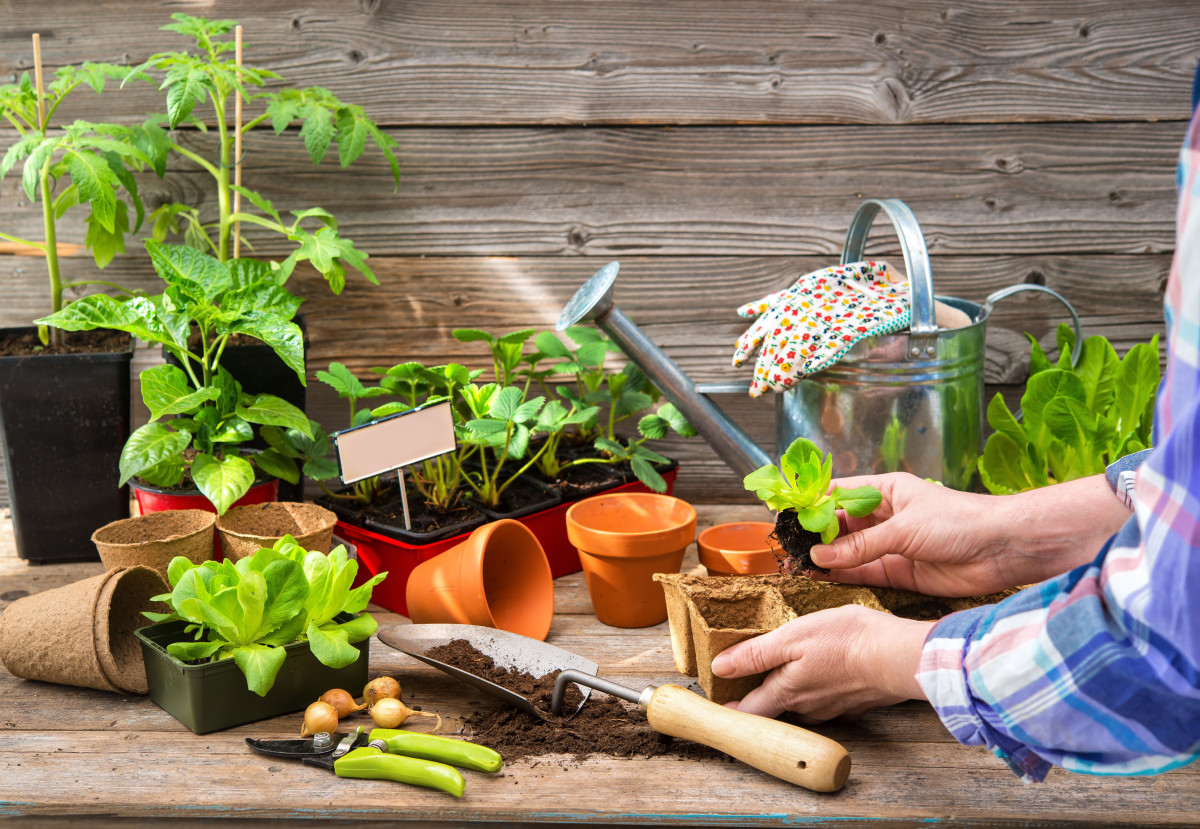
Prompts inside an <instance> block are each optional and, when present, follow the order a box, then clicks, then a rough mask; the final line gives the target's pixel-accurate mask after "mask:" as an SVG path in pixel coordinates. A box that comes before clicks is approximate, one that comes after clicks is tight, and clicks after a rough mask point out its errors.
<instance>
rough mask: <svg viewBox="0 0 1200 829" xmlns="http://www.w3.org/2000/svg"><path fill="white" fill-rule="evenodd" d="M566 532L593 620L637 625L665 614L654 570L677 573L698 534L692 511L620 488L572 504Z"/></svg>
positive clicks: (673, 501)
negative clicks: (589, 599)
mask: <svg viewBox="0 0 1200 829" xmlns="http://www.w3.org/2000/svg"><path fill="white" fill-rule="evenodd" d="M567 536H568V537H569V538H570V539H571V543H572V544H574V545H575V547H576V548H578V550H579V559H580V561H581V562H582V563H583V575H584V577H585V578H586V579H587V586H588V593H589V594H590V595H591V597H592V607H593V609H594V610H595V611H596V618H598V619H599V620H600V621H601V622H604V624H606V625H612V626H613V627H621V628H641V627H649V626H650V625H657V624H658V623H659V622H662V621H663V620H665V619H666V618H667V602H666V599H665V598H664V596H663V591H662V587H661V586H659V585H658V584H657V583H655V581H654V574H655V573H677V572H679V567H680V565H681V564H683V554H684V551H685V550H687V546H688V545H689V544H691V543H692V540H693V539H694V538H695V537H696V510H694V509H693V508H692V505H691V504H689V503H687V502H686V501H681V500H679V499H678V498H672V497H671V496H670V495H656V494H654V493H652V492H618V493H610V494H607V495H597V496H595V497H593V498H584V499H583V500H582V501H577V502H575V503H574V504H573V505H572V506H571V508H570V509H568V510H567Z"/></svg>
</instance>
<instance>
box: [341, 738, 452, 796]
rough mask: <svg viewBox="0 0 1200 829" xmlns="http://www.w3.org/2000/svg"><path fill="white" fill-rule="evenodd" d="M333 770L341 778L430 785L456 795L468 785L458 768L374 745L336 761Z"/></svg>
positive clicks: (357, 749) (357, 750)
mask: <svg viewBox="0 0 1200 829" xmlns="http://www.w3.org/2000/svg"><path fill="white" fill-rule="evenodd" d="M333 771H334V773H335V774H336V775H337V776H338V777H360V778H366V779H369V780H395V781H396V782H397V783H412V784H413V785H414V786H427V787H428V788H431V789H441V790H442V791H444V792H449V793H450V794H452V795H454V796H455V797H462V796H463V792H464V791H465V790H466V788H467V782H466V781H465V780H463V776H462V774H460V773H459V771H458V769H456V768H451V767H450V766H447V765H445V764H443V763H434V762H432V761H430V760H423V759H420V758H417V757H405V756H403V755H401V754H389V753H387V752H385V751H384V750H383V749H381V748H378V747H377V746H373V745H370V746H363V747H362V748H356V749H354V750H353V751H351V752H350V753H349V754H347V755H346V756H345V757H340V758H338V759H337V760H334V761H333Z"/></svg>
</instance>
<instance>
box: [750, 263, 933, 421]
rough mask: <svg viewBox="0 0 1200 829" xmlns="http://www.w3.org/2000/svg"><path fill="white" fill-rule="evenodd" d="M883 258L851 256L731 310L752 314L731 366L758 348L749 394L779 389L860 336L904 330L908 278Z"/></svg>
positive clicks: (835, 356) (837, 355) (820, 365)
mask: <svg viewBox="0 0 1200 829" xmlns="http://www.w3.org/2000/svg"><path fill="white" fill-rule="evenodd" d="M899 279H900V277H899V275H898V274H897V273H896V272H895V271H894V270H892V269H891V267H890V266H889V265H888V264H887V263H886V262H852V263H850V264H848V265H837V266H834V267H830V268H825V269H824V270H820V271H813V272H812V273H808V274H805V275H804V276H802V277H800V278H799V279H797V280H796V282H795V284H794V285H792V286H791V287H790V288H786V289H784V290H782V291H777V292H775V293H773V294H769V295H768V296H765V297H763V298H762V299H760V300H758V301H757V302H750V303H747V304H746V305H743V306H742V307H741V308H739V309H738V311H737V312H738V315H739V316H741V317H745V318H747V319H753V318H754V317H756V316H757V317H758V319H757V320H755V322H754V324H753V325H751V326H750V327H749V328H748V329H746V333H744V334H742V336H741V337H739V338H738V341H737V348H736V350H735V351H734V354H733V364H734V365H735V366H740V365H741V364H742V363H743V362H745V361H746V359H747V358H748V357H749V356H750V355H751V354H753V353H754V351H755V349H757V348H759V346H760V345H761V346H762V348H761V350H760V351H759V354H758V360H757V361H756V363H755V367H754V378H753V379H752V380H751V381H750V396H751V397H758V396H759V395H761V394H762V393H763V392H764V391H766V390H767V389H773V390H774V391H783V390H784V389H787V388H788V387H790V386H791V385H792V384H793V383H795V382H796V381H797V380H799V379H801V378H803V377H806V376H807V375H809V374H814V373H816V372H818V371H820V370H821V369H823V368H826V367H828V366H830V365H832V364H833V363H835V362H837V361H838V360H839V359H840V358H841V356H842V355H843V354H845V353H846V352H847V351H848V350H849V349H850V348H851V347H852V346H853V345H854V344H855V343H857V342H858V341H859V340H861V339H863V338H864V337H870V336H874V335H877V334H891V333H894V332H896V331H900V330H902V329H905V328H908V326H909V325H910V321H911V314H910V312H909V307H908V283H907V282H901V281H899Z"/></svg>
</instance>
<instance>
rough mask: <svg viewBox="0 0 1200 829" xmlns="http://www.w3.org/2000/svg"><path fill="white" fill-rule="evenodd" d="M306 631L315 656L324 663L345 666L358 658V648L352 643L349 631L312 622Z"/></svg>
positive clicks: (335, 666) (333, 666)
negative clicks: (320, 625) (324, 626)
mask: <svg viewBox="0 0 1200 829" xmlns="http://www.w3.org/2000/svg"><path fill="white" fill-rule="evenodd" d="M305 632H306V633H307V635H308V644H309V647H310V648H312V652H313V656H315V657H317V660H318V661H319V662H320V663H321V664H322V665H328V666H329V667H331V668H344V667H346V666H347V665H350V664H352V663H353V662H354V661H355V660H356V659H358V648H356V647H354V646H353V645H351V644H350V642H349V635H348V633H347V631H345V630H341V629H339V628H337V627H333V626H330V627H328V628H321V627H318V626H317V625H315V624H313V623H311V622H310V623H309V625H308V629H307V631H305Z"/></svg>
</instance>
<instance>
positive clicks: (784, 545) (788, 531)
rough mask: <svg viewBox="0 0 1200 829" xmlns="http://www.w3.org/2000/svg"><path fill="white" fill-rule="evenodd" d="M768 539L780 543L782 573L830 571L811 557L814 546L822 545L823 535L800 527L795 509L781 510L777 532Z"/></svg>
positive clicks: (777, 516)
mask: <svg viewBox="0 0 1200 829" xmlns="http://www.w3.org/2000/svg"><path fill="white" fill-rule="evenodd" d="M768 538H772V539H774V540H775V541H777V542H778V543H779V547H780V549H781V550H783V553H784V556H783V558H781V559H779V570H780V572H782V573H794V574H800V573H811V572H814V571H815V572H817V573H825V574H826V575H828V574H829V571H828V570H827V569H825V568H824V567H818V566H817V565H816V563H815V562H814V561H813V560H812V556H811V555H810V553H811V551H812V548H813V545H815V544H820V543H821V534H820V533H814V532H810V531H808V530H806V529H804V527H802V526H800V520H799V518H797V517H796V511H795V510H794V509H785V510H780V511H779V513H778V514H777V515H776V516H775V532H773V533H771V535H770V536H768Z"/></svg>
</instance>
